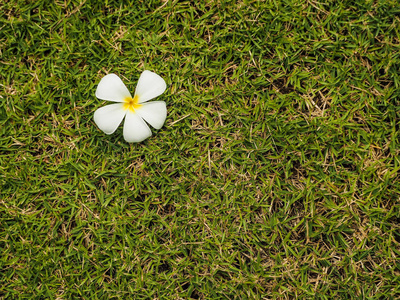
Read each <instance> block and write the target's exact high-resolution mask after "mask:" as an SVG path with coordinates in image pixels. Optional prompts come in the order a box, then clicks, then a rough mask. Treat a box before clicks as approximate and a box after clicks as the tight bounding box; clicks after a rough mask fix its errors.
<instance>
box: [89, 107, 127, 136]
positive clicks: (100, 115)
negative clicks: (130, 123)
mask: <svg viewBox="0 0 400 300" xmlns="http://www.w3.org/2000/svg"><path fill="white" fill-rule="evenodd" d="M125 114H126V110H124V105H123V104H122V103H116V104H111V105H106V106H103V107H100V108H99V109H98V110H96V111H95V112H94V122H95V123H96V125H97V126H98V127H99V128H100V129H101V130H102V131H104V133H106V134H111V133H113V132H114V131H115V130H116V129H117V128H118V126H119V124H121V121H122V119H123V118H124V116H125Z"/></svg>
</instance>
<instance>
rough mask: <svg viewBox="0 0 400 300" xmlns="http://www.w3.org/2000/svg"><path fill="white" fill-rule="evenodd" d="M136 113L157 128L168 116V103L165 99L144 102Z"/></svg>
mask: <svg viewBox="0 0 400 300" xmlns="http://www.w3.org/2000/svg"><path fill="white" fill-rule="evenodd" d="M136 113H137V114H138V115H139V116H141V117H142V118H143V119H144V120H145V121H146V122H147V123H149V124H150V125H151V126H153V127H154V128H155V129H160V128H161V127H162V126H163V125H164V122H165V119H166V118H167V105H166V104H165V102H164V101H151V102H147V103H143V104H142V106H141V107H140V108H137V109H136Z"/></svg>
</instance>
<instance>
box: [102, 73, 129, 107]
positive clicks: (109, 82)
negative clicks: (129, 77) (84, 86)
mask: <svg viewBox="0 0 400 300" xmlns="http://www.w3.org/2000/svg"><path fill="white" fill-rule="evenodd" d="M96 97H97V98H99V99H102V100H108V101H114V102H124V99H125V98H126V97H131V93H129V90H128V89H127V88H126V86H125V84H124V83H123V82H122V80H121V78H119V77H118V76H117V75H115V74H108V75H106V76H104V77H103V78H102V79H101V80H100V82H99V85H98V86H97V90H96Z"/></svg>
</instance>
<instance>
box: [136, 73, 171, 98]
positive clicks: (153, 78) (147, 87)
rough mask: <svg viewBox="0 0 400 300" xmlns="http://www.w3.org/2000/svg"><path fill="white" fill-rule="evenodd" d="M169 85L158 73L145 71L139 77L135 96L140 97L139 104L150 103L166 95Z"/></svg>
mask: <svg viewBox="0 0 400 300" xmlns="http://www.w3.org/2000/svg"><path fill="white" fill-rule="evenodd" d="M166 88H167V84H166V83H165V81H164V79H162V78H161V77H160V76H159V75H157V74H156V73H153V72H151V71H148V70H145V71H143V73H142V74H141V75H140V77H139V81H138V84H137V86H136V91H135V95H138V96H139V103H143V102H146V101H149V100H151V99H153V98H155V97H157V96H160V95H161V94H162V93H164V91H165V89H166Z"/></svg>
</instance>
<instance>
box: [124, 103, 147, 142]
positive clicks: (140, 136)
mask: <svg viewBox="0 0 400 300" xmlns="http://www.w3.org/2000/svg"><path fill="white" fill-rule="evenodd" d="M150 136H151V130H150V128H149V126H147V124H146V123H145V121H143V119H142V118H141V117H139V115H138V114H137V113H133V112H130V111H129V110H128V111H127V113H126V118H125V124H124V139H125V141H127V142H128V143H139V142H141V141H144V140H145V139H147V138H148V137H150Z"/></svg>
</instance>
